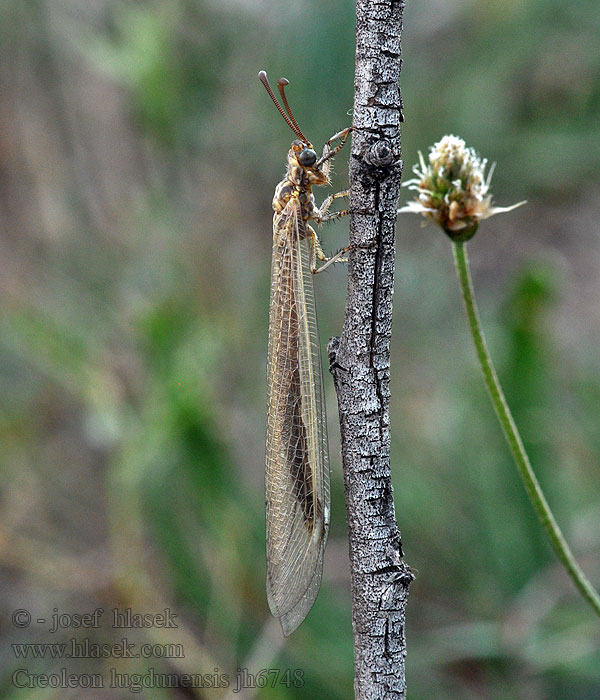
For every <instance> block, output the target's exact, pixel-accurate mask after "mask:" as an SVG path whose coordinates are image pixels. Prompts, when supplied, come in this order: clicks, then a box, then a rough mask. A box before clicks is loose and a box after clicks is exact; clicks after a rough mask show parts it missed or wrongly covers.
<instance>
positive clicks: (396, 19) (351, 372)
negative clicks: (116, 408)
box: [329, 0, 413, 700]
mask: <svg viewBox="0 0 600 700" xmlns="http://www.w3.org/2000/svg"><path fill="white" fill-rule="evenodd" d="M402 7H403V4H402V2H398V1H397V0H380V1H378V2H374V1H373V0H357V10H356V17H357V27H356V76H355V97H354V127H355V131H354V133H353V137H352V156H351V163H350V207H351V210H352V212H353V213H352V215H351V219H350V244H351V245H352V246H356V247H355V249H354V250H352V251H351V254H350V260H349V265H348V292H347V298H346V311H345V319H344V327H343V330H342V335H341V338H332V339H331V341H330V343H329V357H330V371H331V373H332V374H333V378H334V382H335V388H336V392H337V397H338V406H339V415H340V430H341V439H342V460H343V466H344V484H345V492H346V513H347V522H348V535H349V541H350V566H351V575H352V625H353V630H354V667H355V681H354V685H355V697H356V699H357V700H367V699H368V700H375V699H377V700H382V699H383V698H385V699H386V700H389V699H390V698H394V699H395V700H398V699H399V698H405V697H406V681H405V664H404V659H405V655H406V646H405V632H404V629H405V623H404V620H405V607H406V600H407V596H408V586H409V584H410V582H411V580H412V578H413V577H412V574H411V573H410V569H409V568H408V566H407V565H406V564H405V563H404V562H403V560H402V556H403V554H402V544H401V539H400V532H399V530H398V526H397V524H396V516H395V512H394V501H393V498H392V482H391V474H390V422H389V398H390V392H389V376H390V336H391V329H392V294H393V288H394V229H395V225H396V210H397V203H398V196H399V189H400V178H401V175H402V162H401V160H400V156H401V150H400V122H401V121H402V112H401V99H400V90H399V87H398V79H399V75H400V66H401V55H400V31H401V28H402Z"/></svg>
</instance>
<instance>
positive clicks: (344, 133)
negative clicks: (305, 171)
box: [315, 126, 354, 175]
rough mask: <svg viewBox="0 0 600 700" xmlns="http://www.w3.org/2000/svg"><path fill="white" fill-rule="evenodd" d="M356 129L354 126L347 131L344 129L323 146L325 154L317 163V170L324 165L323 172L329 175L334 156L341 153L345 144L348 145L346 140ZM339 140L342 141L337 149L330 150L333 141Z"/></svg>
mask: <svg viewBox="0 0 600 700" xmlns="http://www.w3.org/2000/svg"><path fill="white" fill-rule="evenodd" d="M353 129H354V127H353V126H348V127H346V128H345V129H342V131H339V132H338V133H337V134H334V135H333V136H332V137H331V138H330V139H329V141H326V142H325V145H324V146H323V154H322V155H321V157H320V158H319V160H318V161H317V162H316V163H315V168H319V167H321V165H323V171H324V172H325V174H327V175H328V174H329V168H330V166H331V163H330V160H331V158H333V156H335V155H336V153H339V152H340V150H341V149H342V148H343V147H344V144H345V143H346V139H347V138H348V134H349V133H350V132H351V131H352V130H353ZM337 139H341V141H340V143H338V145H337V146H336V147H335V148H330V145H331V143H333V141H337Z"/></svg>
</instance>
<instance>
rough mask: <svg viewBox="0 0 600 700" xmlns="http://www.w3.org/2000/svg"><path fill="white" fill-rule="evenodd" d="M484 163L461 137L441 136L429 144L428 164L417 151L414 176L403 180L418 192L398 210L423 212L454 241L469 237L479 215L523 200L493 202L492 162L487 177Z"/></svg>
mask: <svg viewBox="0 0 600 700" xmlns="http://www.w3.org/2000/svg"><path fill="white" fill-rule="evenodd" d="M486 165H487V159H485V158H484V159H483V160H482V159H481V158H479V156H478V155H477V154H476V153H475V151H474V150H473V149H472V148H467V146H466V145H465V142H464V141H463V140H462V139H460V138H458V137H456V136H444V137H443V138H442V139H441V140H440V141H438V143H436V144H435V145H434V146H432V147H431V149H430V152H429V163H428V164H426V163H425V160H424V158H423V154H422V153H421V152H420V151H419V163H418V164H417V165H415V166H414V167H413V172H414V173H415V175H417V177H416V178H413V179H412V180H408V181H407V182H405V183H404V186H407V187H408V188H409V189H411V190H414V191H415V192H417V193H418V194H417V196H416V198H415V199H414V200H412V201H411V202H408V203H407V204H406V206H404V207H402V208H401V209H399V210H398V213H400V212H413V213H416V214H423V216H425V217H426V218H428V219H432V220H433V221H435V223H436V224H438V226H441V227H442V228H443V229H444V231H445V232H446V233H447V234H448V236H450V238H451V239H452V240H453V241H456V242H457V243H458V242H463V241H468V240H469V239H470V238H472V237H473V236H474V235H475V233H476V231H477V228H478V226H479V222H480V221H481V220H482V219H487V218H488V217H490V216H493V215H494V214H499V213H500V212H504V211H510V210H511V209H514V208H515V207H518V206H520V205H521V204H525V202H519V203H518V204H513V205H512V206H510V207H494V206H492V195H491V194H490V193H489V186H490V180H491V179H492V173H493V172H494V166H492V167H491V168H490V170H489V173H488V175H487V178H486V177H485V168H486Z"/></svg>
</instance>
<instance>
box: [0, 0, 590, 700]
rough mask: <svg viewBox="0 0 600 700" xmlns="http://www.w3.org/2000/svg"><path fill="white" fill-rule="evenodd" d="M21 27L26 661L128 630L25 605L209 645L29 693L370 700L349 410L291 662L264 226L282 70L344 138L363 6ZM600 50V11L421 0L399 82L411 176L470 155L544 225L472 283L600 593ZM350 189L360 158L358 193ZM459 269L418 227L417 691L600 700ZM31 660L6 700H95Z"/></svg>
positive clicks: (9, 433)
mask: <svg viewBox="0 0 600 700" xmlns="http://www.w3.org/2000/svg"><path fill="white" fill-rule="evenodd" d="M0 29H1V35H2V43H1V44H0V52H1V62H0V154H1V156H2V157H1V158H0V177H1V181H2V188H0V217H1V219H0V220H1V224H2V235H1V239H0V245H1V246H2V251H1V254H0V290H1V293H2V300H3V303H2V317H1V320H0V383H1V384H0V388H1V396H2V403H1V406H0V440H1V444H2V450H1V453H0V463H1V466H2V469H1V482H0V485H1V489H2V510H1V516H0V528H1V529H0V554H1V556H2V561H1V562H0V563H1V566H2V568H1V571H0V576H1V578H0V582H1V586H2V593H3V596H2V600H3V604H2V605H3V615H2V620H3V624H2V636H3V642H4V645H5V648H6V649H9V646H8V645H10V644H11V643H21V642H48V641H56V642H60V641H67V640H69V639H71V638H72V637H73V636H75V637H77V638H80V637H82V636H87V637H89V638H91V639H93V640H95V641H98V642H115V641H116V642H118V641H120V639H121V637H122V636H123V634H122V631H121V630H113V629H110V627H109V625H103V626H102V627H101V628H100V629H98V630H86V631H85V632H86V634H85V635H80V633H81V632H82V630H72V629H64V630H59V631H58V632H57V633H56V634H54V635H49V634H48V633H47V632H46V631H45V629H43V628H42V627H41V626H40V625H35V624H34V625H32V626H31V627H30V628H28V629H16V628H14V627H13V626H12V625H11V623H10V615H11V613H12V611H13V610H15V609H17V608H27V609H30V610H31V611H32V616H33V617H34V619H35V618H36V617H44V616H46V617H49V616H50V615H51V614H52V610H53V609H54V608H57V609H58V610H59V611H61V612H67V613H83V612H91V611H93V610H94V608H96V607H98V606H102V607H104V608H105V609H106V610H110V609H111V608H113V607H121V608H125V607H127V606H130V607H132V608H133V609H134V610H136V611H139V612H160V611H161V610H162V609H163V608H164V607H169V608H170V609H172V610H173V611H174V612H176V613H177V615H178V622H179V623H180V624H179V627H178V628H177V630H175V631H173V630H160V629H156V628H154V629H145V630H137V631H136V630H131V631H130V630H128V631H127V632H128V634H127V637H128V638H129V639H130V640H131V641H134V642H136V643H142V642H144V641H150V642H152V643H182V644H183V645H184V647H185V658H175V659H160V658H152V659H115V658H111V659H102V660H79V661H76V660H71V661H70V662H69V664H66V663H65V662H61V663H59V662H57V661H50V660H41V659H40V660H37V661H35V662H34V661H33V660H32V661H30V662H27V666H28V667H29V668H30V669H31V670H32V671H33V670H36V671H38V672H39V671H45V672H54V671H56V669H58V668H60V667H61V666H68V670H69V671H71V672H89V673H92V672H94V673H98V672H100V673H103V675H104V676H105V677H106V678H108V670H109V669H110V668H117V670H118V671H119V672H121V673H145V672H146V671H147V670H148V668H149V667H151V666H152V667H154V668H155V669H156V670H157V671H158V672H164V673H213V671H214V669H215V668H217V669H219V670H220V672H222V673H228V674H230V676H232V677H233V675H234V674H235V671H236V669H237V668H238V667H243V666H247V667H249V668H250V669H251V670H252V669H254V670H258V669H260V668H278V669H283V670H285V669H292V670H294V669H302V671H303V674H304V681H305V684H304V686H303V687H302V688H295V687H293V686H291V687H287V686H285V685H281V684H280V685H278V686H277V687H275V688H269V687H267V688H264V689H261V690H258V691H257V692H256V697H259V698H261V699H262V698H264V699H268V698H298V699H302V698H307V699H308V698H323V699H325V698H331V699H332V700H333V699H337V698H347V697H350V696H351V693H352V637H351V619H350V607H349V584H348V570H347V569H348V565H347V562H346V560H347V550H346V540H345V525H344V514H343V489H342V485H341V473H340V460H339V437H338V431H337V428H336V425H335V417H336V407H335V398H334V395H333V392H332V387H331V383H328V388H327V392H328V397H327V401H328V407H329V414H330V447H331V454H332V463H333V475H332V479H333V524H332V535H331V539H330V543H329V545H328V549H327V555H326V559H327V561H326V569H325V581H324V585H323V589H322V591H321V593H320V595H319V598H318V600H317V603H316V605H315V608H314V611H313V612H312V613H311V614H310V615H309V617H308V619H307V621H306V622H305V623H304V624H303V625H302V626H301V627H300V629H299V630H298V632H296V633H295V634H294V635H293V636H292V637H291V638H290V639H289V641H287V642H286V643H285V646H284V642H283V640H282V638H281V635H280V633H279V631H278V629H277V626H276V624H275V622H274V621H273V620H272V619H271V618H270V616H269V614H268V609H267V605H266V600H265V594H264V522H263V520H264V515H263V507H264V496H263V476H262V473H263V449H264V447H263V440H264V396H265V386H264V385H265V368H264V363H265V353H266V326H267V304H268V287H269V265H270V260H269V259H270V248H271V233H270V231H271V224H270V219H271V213H270V202H271V197H272V190H273V188H274V186H275V184H276V182H277V181H278V179H279V177H280V174H281V172H282V170H283V163H284V157H285V153H286V150H287V147H288V144H289V141H290V140H291V134H290V133H289V130H288V129H287V127H286V125H285V124H284V123H283V121H282V120H281V118H280V117H279V115H278V114H277V113H276V111H275V110H274V109H273V106H272V105H271V104H270V102H269V100H268V99H267V97H266V95H265V94H264V90H263V89H262V88H261V86H260V85H259V83H258V81H257V79H256V73H257V71H258V70H259V69H261V68H265V69H267V70H268V71H269V74H270V75H271V76H272V77H273V78H277V77H279V76H280V75H285V76H286V77H287V78H288V79H289V80H290V83H291V85H290V89H289V97H290V101H291V102H292V106H293V107H294V110H295V112H296V117H297V119H298V121H299V123H300V124H301V125H302V128H303V130H304V131H305V132H306V133H307V134H308V135H309V136H310V138H311V139H312V140H313V142H314V143H315V144H320V143H322V142H323V141H324V140H325V139H327V138H328V137H329V136H330V135H331V134H332V133H334V132H335V131H337V130H339V129H340V128H341V127H343V126H344V125H345V124H347V123H348V122H349V120H350V117H349V116H348V114H349V111H350V110H351V106H352V84H353V56H354V47H353V41H354V16H353V7H352V3H341V2H340V3H334V4H331V3H328V4H323V3H318V2H315V1H308V0H304V1H303V2H296V3H293V4H289V3H284V2H276V3H257V4H253V3H245V2H242V1H241V0H238V1H237V2H235V1H234V2H232V3H227V4H223V5H221V4H219V3H214V2H205V1H203V0H154V1H153V2H141V0H140V1H132V0H127V1H125V0H98V1H97V2H94V3H79V2H75V1H73V0H28V2H22V0H3V2H2V3H1V4H0ZM599 30H600V6H598V3H596V2H593V1H592V0H577V2H575V3H571V4H568V5H565V4H564V3H559V2H558V0H530V2H528V3H523V2H514V1H513V2H502V3H495V4H490V3H485V2H465V1H461V0H456V1H455V2H451V3H446V4H440V3H434V2H431V1H430V2H422V3H414V4H411V3H409V4H408V6H407V8H406V13H405V31H404V68H403V77H402V91H403V100H404V105H405V117H406V123H405V126H404V130H403V141H404V159H405V163H407V164H410V163H412V162H415V160H416V151H417V149H421V150H426V148H427V146H428V145H429V144H430V143H433V141H435V140H437V139H438V138H439V137H440V136H441V135H443V134H444V133H456V134H458V135H460V136H461V137H463V138H465V139H466V140H467V141H468V143H469V144H470V145H473V146H474V147H475V148H477V149H478V150H480V151H481V152H482V154H483V155H486V156H487V157H489V159H490V160H497V161H498V162H499V165H498V170H497V174H496V176H495V187H494V188H493V191H494V193H495V195H496V200H497V202H498V203H499V204H501V205H503V204H509V203H511V202H514V201H517V200H519V199H522V198H527V199H529V202H530V204H529V205H528V206H527V207H524V208H522V209H519V210H518V211H516V212H514V213H512V214H510V215H506V216H505V217H498V221H496V220H492V221H491V222H490V223H487V224H486V226H485V227H483V228H482V230H481V231H480V233H479V234H478V236H477V237H476V239H475V240H474V241H473V243H472V244H471V246H470V255H471V259H472V265H473V271H474V276H475V285H476V287H477V292H478V297H479V300H480V305H481V311H482V316H483V320H484V325H485V327H486V332H487V334H488V336H489V341H490V346H491V352H492V355H493V357H494V359H495V361H496V362H497V364H498V366H499V369H500V373H501V375H502V376H501V379H502V381H503V383H504V385H505V388H506V392H507V395H508V399H509V402H510V403H511V406H512V408H513V410H514V413H515V417H516V419H517V422H518V423H519V425H520V427H521V430H522V432H523V437H524V439H525V440H526V442H527V443H528V444H527V447H528V449H529V451H530V455H531V457H532V461H533V465H534V468H535V469H536V471H537V473H538V476H539V478H540V480H541V481H542V483H543V486H544V488H545V490H546V493H547V495H548V497H549V500H550V502H551V504H552V506H553V509H554V511H555V513H556V516H557V518H558V520H559V522H560V524H561V526H562V527H563V530H564V532H565V534H566V536H567V538H568V540H569V542H570V543H571V545H572V547H573V549H574V551H575V553H576V555H577V557H578V559H579V561H580V562H581V563H582V565H583V567H584V569H585V570H586V572H587V574H588V575H589V577H590V578H591V579H592V581H594V582H596V585H598V583H599V582H600V528H599V527H598V523H599V522H600V483H599V480H598V474H599V470H598V466H599V464H600V422H599V421H600V419H599V415H600V411H599V409H600V372H599V370H600V358H599V355H598V347H599V345H600V311H599V309H600V304H599V303H598V300H599V299H600V284H599V280H600V274H599V272H600V270H599V264H600V237H599V236H598V223H597V222H598V220H600V200H599V198H598V195H597V191H598V185H599V177H598V163H599V162H600V120H599V119H598V113H599V109H600V51H599V50H598V41H597V38H598V33H599ZM345 158H347V154H346V156H345ZM345 170H346V166H345V160H344V157H340V158H339V159H338V160H337V167H336V172H337V175H336V180H337V183H336V184H337V185H338V186H339V188H342V187H343V186H344V184H345V183H346V181H347V179H346V175H345ZM408 172H409V168H408V166H407V168H406V173H407V174H408ZM345 235H346V233H345V226H344V224H339V225H337V224H336V225H335V226H332V227H331V228H328V229H327V231H326V232H324V234H323V239H324V246H325V249H326V250H334V249H336V247H339V246H340V245H342V244H343V240H344V237H345ZM344 274H345V273H344V270H343V269H342V268H341V267H338V268H336V269H335V270H333V271H332V272H331V274H328V275H323V276H322V277H323V278H325V277H326V279H317V280H316V285H317V297H318V299H317V301H318V305H319V315H320V323H321V334H322V341H323V344H325V342H326V339H327V338H328V337H329V336H330V335H333V334H335V333H337V332H339V328H340V323H341V317H342V313H343V295H344ZM453 275H454V273H453V269H452V261H451V251H450V246H449V244H448V243H447V241H445V240H443V238H442V237H441V236H440V234H439V233H437V232H436V231H435V230H434V229H433V228H425V229H421V228H419V224H418V222H416V221H413V220H412V218H411V217H406V218H403V219H402V220H401V221H400V224H399V227H398V264H397V289H396V296H395V305H396V310H395V314H396V316H395V336H394V343H393V368H392V392H393V395H392V406H391V413H392V420H393V426H392V427H393V439H394V443H393V451H392V458H393V474H394V483H395V487H396V491H395V501H396V508H397V517H398V521H399V525H400V528H401V530H402V533H403V540H404V549H405V553H406V559H407V561H408V563H409V564H410V565H411V566H412V567H413V568H414V569H415V572H416V574H417V579H416V581H415V583H414V584H413V587H412V594H411V598H410V601H409V612H408V614H409V619H408V629H407V636H408V645H409V647H408V648H409V656H408V664H407V668H408V683H409V689H410V697H411V698H412V699H413V700H419V699H420V698H423V699H425V698H427V699H430V698H436V700H446V699H447V700H454V699H457V700H458V699H460V700H463V699H465V698H486V699H487V698H498V699H500V698H501V699H502V700H511V699H513V698H515V699H517V698H518V699H521V698H527V699H528V700H546V699H547V698H553V700H584V699H586V700H587V699H590V698H594V697H598V696H600V654H599V646H600V644H599V642H600V633H599V627H598V621H597V620H596V619H593V618H592V616H591V614H590V613H589V612H588V609H587V607H586V606H585V604H584V603H583V602H582V601H581V600H580V598H579V597H578V596H577V595H576V593H575V592H574V590H573V588H572V586H571V584H570V582H569V581H568V580H567V579H566V577H565V575H564V574H563V572H562V571H561V569H560V567H559V566H558V564H557V563H556V561H555V560H554V558H553V555H552V553H551V552H550V550H549V547H548V545H547V544H546V542H545V540H544V537H543V535H542V533H541V531H540V528H539V526H538V525H537V523H536V521H535V518H534V516H533V513H532V512H531V507H530V505H529V504H528V502H527V500H526V497H525V493H524V491H523V488H522V485H521V484H520V482H519V480H518V477H517V474H516V470H515V469H514V467H513V465H512V463H511V461H510V457H509V454H508V451H507V448H506V446H505V445H504V443H503V438H502V435H501V434H500V431H499V429H498V427H497V425H496V423H495V420H494V416H493V413H492V409H491V407H490V406H489V405H488V400H487V397H486V395H485V392H484V388H483V385H482V383H481V381H480V378H479V376H478V369H477V366H476V363H475V359H474V354H473V350H472V348H471V347H470V344H469V343H470V341H469V338H468V336H467V332H466V324H465V321H464V319H463V318H462V309H461V307H460V299H459V295H458V290H457V289H456V284H455V280H454V276H453ZM88 632H90V634H87V633H88ZM129 632H131V634H129ZM23 665H24V662H23V661H22V660H18V659H16V658H15V657H14V654H13V653H12V652H10V651H8V652H7V653H5V654H4V655H3V661H2V676H1V677H0V694H1V695H2V697H10V698H30V697H36V698H37V697H48V698H54V697H60V698H79V697H83V696H82V695H81V694H80V691H77V690H73V691H70V690H61V691H60V692H59V693H58V694H57V692H56V691H51V690H50V689H46V691H45V692H44V691H42V690H32V689H22V690H18V689H17V688H15V687H14V686H13V685H11V676H12V673H13V672H14V670H15V669H16V668H20V667H23ZM69 693H70V694H69ZM251 696H252V693H251V692H249V693H247V695H246V696H245V697H251ZM85 697H86V698H91V697H94V698H96V697H97V698H117V697H119V698H120V697H122V693H120V692H119V691H118V690H115V689H110V688H108V687H107V688H106V689H105V690H104V691H98V692H97V694H96V695H92V694H90V693H86V694H85ZM143 697H147V698H179V697H181V698H183V697H198V698H208V697H224V694H223V690H214V691H212V690H210V689H206V690H202V691H200V690H199V691H194V692H192V691H191V690H189V689H184V688H180V689H174V688H171V689H164V690H163V689H160V688H154V689H151V690H147V691H146V690H145V691H144V694H143ZM237 697H242V693H240V694H239V695H238V696H237Z"/></svg>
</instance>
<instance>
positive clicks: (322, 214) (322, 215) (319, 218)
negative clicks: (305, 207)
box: [312, 190, 350, 224]
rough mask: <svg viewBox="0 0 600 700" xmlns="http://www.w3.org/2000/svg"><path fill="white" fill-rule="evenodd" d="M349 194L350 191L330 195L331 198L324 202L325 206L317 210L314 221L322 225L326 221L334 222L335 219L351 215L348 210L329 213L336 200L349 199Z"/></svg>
mask: <svg viewBox="0 0 600 700" xmlns="http://www.w3.org/2000/svg"><path fill="white" fill-rule="evenodd" d="M349 194H350V190H344V191H343V192H338V193H337V194H330V195H329V197H326V198H325V199H324V200H323V204H321V207H320V209H316V208H315V210H314V213H313V215H312V219H313V220H314V221H316V222H317V223H318V224H322V223H323V222H324V221H332V220H333V219H339V218H340V217H341V216H346V215H347V214H349V213H350V211H349V210H348V209H342V210H341V211H334V212H331V213H328V212H329V207H330V206H331V203H332V202H333V200H334V199H338V197H347V196H348V195H349Z"/></svg>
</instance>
